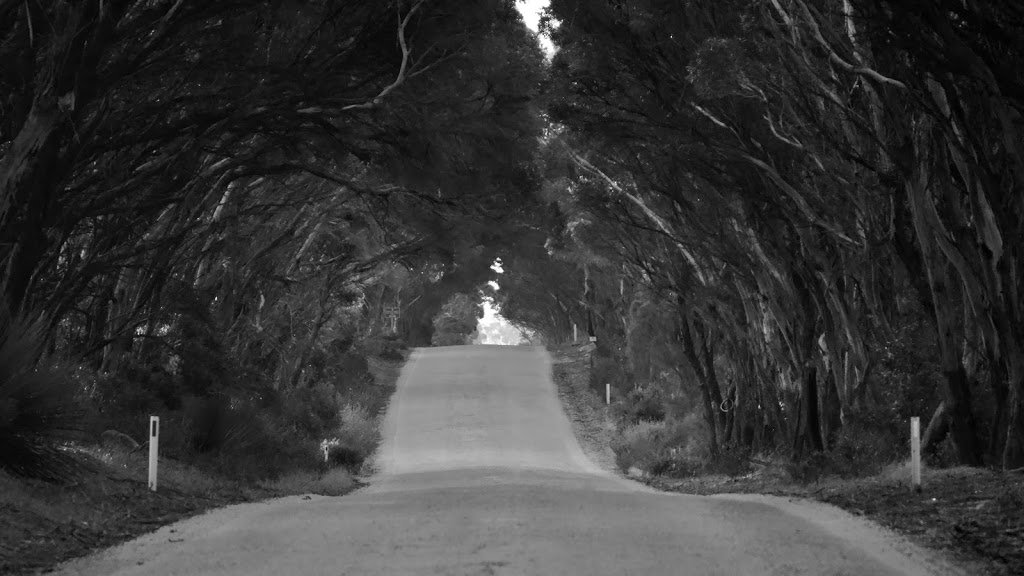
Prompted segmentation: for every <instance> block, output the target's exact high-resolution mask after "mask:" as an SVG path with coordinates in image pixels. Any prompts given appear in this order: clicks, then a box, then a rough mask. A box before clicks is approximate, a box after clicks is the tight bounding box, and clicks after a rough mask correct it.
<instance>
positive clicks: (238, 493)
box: [0, 358, 405, 575]
mask: <svg viewBox="0 0 1024 576" xmlns="http://www.w3.org/2000/svg"><path fill="white" fill-rule="evenodd" d="M369 363H370V370H371V372H372V373H373V375H374V377H375V381H376V384H375V385H376V386H381V387H387V389H388V392H391V391H393V390H394V387H395V384H396V382H397V381H398V375H399V373H400V372H401V367H402V365H403V364H404V363H405V361H404V359H403V360H383V359H379V358H372V359H370V361H369ZM71 449H72V450H74V451H75V452H76V459H77V460H78V461H79V462H81V464H82V465H83V471H82V473H81V474H79V475H78V476H77V477H76V478H75V480H74V481H72V482H70V483H65V484H55V483H49V482H43V481H35V480H25V479H23V478H18V477H14V476H11V475H9V474H7V473H5V472H3V471H2V470H0V574H12V575H20V574H38V573H43V572H47V571H49V570H51V569H52V568H53V567H55V566H56V565H57V564H59V563H61V562H63V561H66V560H69V559H72V558H77V557H80V556H84V555H87V554H89V553H91V552H95V551H97V550H100V549H103V548H107V547H109V546H114V545H117V544H120V543H122V542H126V541H128V540H132V539H134V538H136V537H138V536H141V535H143V534H147V533H149V532H152V531H155V530H157V529H158V528H160V527H161V526H165V525H167V524H172V523H174V522H177V521H178V520H181V519H184V518H188V517H191V516H196V515H199V514H202V513H204V512H206V511H209V510H211V509H214V508H219V507H222V506H228V505H231V504H240V503H245V502H256V501H260V500H266V499H270V498H278V497H282V496H289V495H296V494H320V495H325V496H341V495H344V494H347V493H349V492H351V491H352V490H354V489H356V488H358V487H359V486H360V482H359V481H358V479H356V478H354V477H353V476H352V475H351V474H350V473H349V472H348V471H346V470H345V469H344V468H330V469H327V470H324V469H318V468H317V465H318V464H319V463H311V465H310V468H309V469H306V470H297V471H295V472H292V473H289V474H285V475H283V476H281V477H279V478H277V479H274V480H272V481H253V482H246V481H241V480H234V479H230V478H225V477H222V476H219V475H216V474H213V473H211V472H209V471H206V470H201V469H199V468H196V467H193V466H189V465H186V464H183V463H180V462H177V461H174V460H170V459H166V460H161V462H160V476H159V490H158V491H157V492H155V493H154V492H151V491H149V490H148V487H147V485H146V481H147V456H146V454H145V453H144V450H143V451H138V452H135V453H132V454H129V453H125V452H121V451H116V450H113V451H111V450H104V449H101V448H98V447H95V446H74V447H71Z"/></svg>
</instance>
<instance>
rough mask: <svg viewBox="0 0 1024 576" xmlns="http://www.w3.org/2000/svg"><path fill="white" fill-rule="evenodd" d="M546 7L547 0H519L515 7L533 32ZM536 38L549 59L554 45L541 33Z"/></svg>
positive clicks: (553, 50)
mask: <svg viewBox="0 0 1024 576" xmlns="http://www.w3.org/2000/svg"><path fill="white" fill-rule="evenodd" d="M547 7H548V0H519V1H518V2H516V9H517V10H519V13H520V14H522V15H523V22H525V23H526V27H527V28H529V29H530V30H533V31H534V32H535V33H536V32H537V28H538V26H539V25H540V16H541V14H542V13H543V12H544V9H545V8H547ZM537 39H538V40H540V47H541V48H543V49H544V54H546V55H547V57H548V58H549V59H550V58H551V56H552V55H553V54H554V53H555V45H554V44H552V43H551V39H550V38H548V37H547V36H544V35H543V34H538V35H537Z"/></svg>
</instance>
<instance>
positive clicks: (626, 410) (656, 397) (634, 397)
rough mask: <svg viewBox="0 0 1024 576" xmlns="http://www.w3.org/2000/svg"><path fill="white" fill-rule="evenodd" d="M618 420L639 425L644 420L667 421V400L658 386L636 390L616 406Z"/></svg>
mask: <svg viewBox="0 0 1024 576" xmlns="http://www.w3.org/2000/svg"><path fill="white" fill-rule="evenodd" d="M615 412H616V419H617V420H619V421H620V422H624V423H629V424H637V423H639V422H641V421H643V420H647V421H652V422H660V421H662V420H664V419H665V399H664V395H663V394H662V393H661V389H660V388H658V387H657V386H646V387H644V388H636V389H633V390H631V391H630V392H629V394H626V397H625V398H623V399H622V400H621V401H620V402H618V403H616V405H615Z"/></svg>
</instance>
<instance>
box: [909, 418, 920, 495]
mask: <svg viewBox="0 0 1024 576" xmlns="http://www.w3.org/2000/svg"><path fill="white" fill-rule="evenodd" d="M910 477H911V478H910V481H911V485H912V487H913V488H914V490H915V491H917V492H920V491H921V419H920V418H918V417H917V416H914V417H913V418H911V419H910Z"/></svg>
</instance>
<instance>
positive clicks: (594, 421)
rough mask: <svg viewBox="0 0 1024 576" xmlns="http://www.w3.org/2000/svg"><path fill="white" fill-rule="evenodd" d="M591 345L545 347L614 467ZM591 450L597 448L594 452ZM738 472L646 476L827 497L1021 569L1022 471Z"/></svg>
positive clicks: (970, 566) (930, 540)
mask: <svg viewBox="0 0 1024 576" xmlns="http://www.w3.org/2000/svg"><path fill="white" fill-rule="evenodd" d="M589 348H590V347H589V346H582V347H560V348H557V349H553V350H552V351H551V356H552V363H553V371H554V380H555V384H556V386H557V387H558V393H559V397H560V399H561V400H562V403H563V406H564V407H565V410H566V412H567V413H568V414H569V418H570V420H571V421H572V423H573V431H574V432H575V433H576V435H577V437H578V438H579V439H580V443H581V444H582V445H583V447H584V450H585V451H586V452H587V454H588V456H590V457H591V458H593V459H595V460H596V461H600V462H601V463H602V464H601V465H602V466H603V467H604V466H611V468H614V465H615V455H614V454H613V453H612V451H611V448H610V447H609V446H610V440H611V438H612V436H613V434H614V432H615V430H614V423H612V422H611V419H610V418H609V417H608V416H607V411H606V410H605V409H604V408H603V405H602V400H603V399H602V398H599V397H598V396H597V394H596V393H595V392H594V391H593V390H590V389H589V387H588V382H589V380H590V356H589V354H590V349H589ZM595 455H598V456H595ZM753 464H754V468H755V469H754V471H753V472H752V473H750V474H747V475H744V476H739V477H728V476H696V477H690V478H667V477H663V476H655V477H652V478H647V479H646V480H645V483H646V484H648V485H650V486H651V487H654V488H657V489H659V490H664V491H667V492H679V493H685V494H701V495H712V494H768V495H775V496H785V497H795V498H807V499H812V500H817V501H820V502H825V503H828V504H832V505H834V506H837V507H839V508H842V509H843V510H846V511H847V512H850V513H852V514H855V515H858V516H862V517H865V518H867V519H869V520H872V521H874V522H877V523H878V524H881V525H883V526H885V527H887V528H889V529H891V530H893V531H895V532H897V533H899V534H901V535H903V536H905V537H907V538H908V539H910V540H911V541H912V542H914V543H916V544H918V545H920V546H923V547H926V548H931V549H934V550H940V551H943V552H944V553H945V554H947V555H949V556H951V557H952V558H954V559H955V560H956V561H957V562H958V563H960V564H962V565H963V566H964V567H965V569H966V570H967V572H968V573H969V574H972V575H979V576H981V575H990V576H1015V575H1024V473H1021V472H1020V471H1018V472H1009V473H1006V472H998V471H993V470H982V469H974V468H955V469H947V470H925V471H924V473H923V486H924V490H923V491H922V492H921V493H920V494H918V493H915V492H913V491H912V490H911V489H910V487H909V485H908V480H909V476H910V474H909V471H908V470H907V469H906V467H905V466H899V465H893V466H891V467H889V468H888V469H887V470H886V472H884V473H883V474H880V475H878V476H873V477H868V478H855V479H839V478H823V479H821V480H820V481H819V482H815V483H812V484H806V485H803V484H799V483H797V482H794V481H793V480H792V479H791V478H790V477H789V475H788V474H787V473H786V471H785V466H784V463H782V462H762V461H758V462H754V463H753Z"/></svg>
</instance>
